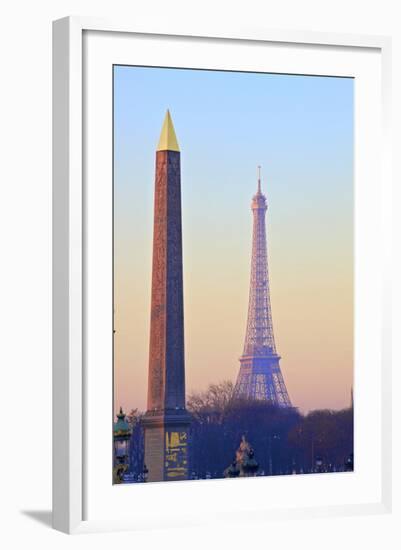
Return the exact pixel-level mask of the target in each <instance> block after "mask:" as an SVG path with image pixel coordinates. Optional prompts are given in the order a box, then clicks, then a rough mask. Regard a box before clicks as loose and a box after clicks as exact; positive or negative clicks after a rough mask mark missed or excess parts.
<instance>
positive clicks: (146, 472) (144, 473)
mask: <svg viewBox="0 0 401 550" xmlns="http://www.w3.org/2000/svg"><path fill="white" fill-rule="evenodd" d="M148 477H149V470H148V469H147V467H146V464H144V465H143V470H142V479H143V482H144V483H146V482H147V481H148Z"/></svg>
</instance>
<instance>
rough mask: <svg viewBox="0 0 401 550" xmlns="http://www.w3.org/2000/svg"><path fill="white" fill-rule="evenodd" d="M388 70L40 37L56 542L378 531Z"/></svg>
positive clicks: (300, 57)
mask: <svg viewBox="0 0 401 550" xmlns="http://www.w3.org/2000/svg"><path fill="white" fill-rule="evenodd" d="M389 51H390V44H389V40H388V39H386V38H377V37H354V36H329V35H324V34H321V35H320V34H315V33H289V32H288V33H287V32H273V31H266V32H263V33H262V32H256V31H241V32H240V31H238V32H231V33H230V32H221V33H220V32H219V33H215V32H213V31H212V32H207V30H202V32H199V31H198V30H191V31H188V30H185V29H167V30H166V29H162V30H161V29H141V28H131V27H130V26H129V25H126V24H121V23H109V22H104V21H97V20H92V19H86V18H84V19H82V18H67V19H63V20H60V21H56V22H55V23H54V62H53V68H54V79H53V85H54V174H53V180H54V260H53V262H54V263H53V270H54V361H53V364H54V410H53V417H54V432H53V437H54V480H53V485H54V526H55V527H56V528H57V529H61V530H63V531H66V532H82V531H92V530H99V529H100V530H102V529H103V530H108V529H116V528H132V529H135V528H142V527H143V526H146V525H150V524H151V525H154V526H155V527H157V526H161V525H181V524H182V525H185V524H191V523H193V522H198V523H199V522H204V521H218V520H219V519H227V518H229V517H230V516H232V515H233V514H238V512H240V513H241V517H242V518H243V519H244V521H246V520H247V519H250V518H251V517H254V516H255V514H256V515H257V517H259V518H263V517H265V518H268V517H276V516H283V515H284V516H287V517H292V516H297V517H299V516H301V515H307V514H313V513H319V514H321V513H322V511H323V512H324V513H331V514H351V513H361V512H362V513H363V512H364V511H368V510H369V511H377V512H379V511H385V510H386V509H388V507H389V505H390V504H389V499H390V484H391V478H390V474H391V472H390V453H389V437H390V435H389V428H388V425H389V421H390V400H389V399H388V397H387V396H388V394H389V389H390V357H389V351H388V346H387V338H389V336H388V333H389V330H388V326H389V311H388V304H389V289H388V286H387V284H386V277H387V273H388V246H387V237H388V233H389V228H388V225H387V222H386V219H387V218H386V212H387V209H388V208H389V204H390V200H389V187H390V180H389V161H388V154H389V153H388V147H387V141H386V140H387V139H388V134H387V122H388V117H389V67H388V63H389V55H390V54H389ZM384 396H385V398H384ZM165 482H170V483H165ZM211 496H212V497H213V498H211ZM171 502H174V503H176V504H175V505H174V506H171ZM206 502H207V503H208V504H207V506H206V505H205V503H206ZM139 503H140V504H139ZM177 506H178V507H179V513H177Z"/></svg>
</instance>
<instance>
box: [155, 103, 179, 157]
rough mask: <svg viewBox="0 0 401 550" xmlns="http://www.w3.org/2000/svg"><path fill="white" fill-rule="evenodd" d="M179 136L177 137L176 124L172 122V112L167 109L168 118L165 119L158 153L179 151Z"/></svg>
mask: <svg viewBox="0 0 401 550" xmlns="http://www.w3.org/2000/svg"><path fill="white" fill-rule="evenodd" d="M179 150H180V148H179V146H178V141H177V136H176V135H175V130H174V124H173V121H172V120H171V115H170V111H169V110H168V109H167V113H166V116H165V117H164V122H163V127H162V131H161V133H160V139H159V145H158V146H157V149H156V151H178V152H179Z"/></svg>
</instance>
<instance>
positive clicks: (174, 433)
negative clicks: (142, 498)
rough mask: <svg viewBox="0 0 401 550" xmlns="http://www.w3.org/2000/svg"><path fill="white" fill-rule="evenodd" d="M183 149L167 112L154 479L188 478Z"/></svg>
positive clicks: (157, 275)
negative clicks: (183, 251)
mask: <svg viewBox="0 0 401 550" xmlns="http://www.w3.org/2000/svg"><path fill="white" fill-rule="evenodd" d="M189 425H190V416H189V414H188V412H187V411H186V408H185V360H184V305H183V277H182V230H181V173H180V150H179V147H178V142H177V138H176V135H175V131H174V127H173V123H172V120H171V117H170V113H169V111H167V114H166V117H165V120H164V124H163V128H162V132H161V135H160V141H159V145H158V148H157V151H156V177H155V201H154V229H153V266H152V303H151V320H150V346H149V373H148V405H147V412H146V415H145V416H144V419H143V426H144V428H145V464H146V467H147V468H148V470H149V475H148V479H149V481H168V480H170V481H171V480H181V479H188V428H189Z"/></svg>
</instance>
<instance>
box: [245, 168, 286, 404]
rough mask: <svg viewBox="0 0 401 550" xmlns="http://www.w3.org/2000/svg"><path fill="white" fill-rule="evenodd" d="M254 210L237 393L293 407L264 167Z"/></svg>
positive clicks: (252, 206)
mask: <svg viewBox="0 0 401 550" xmlns="http://www.w3.org/2000/svg"><path fill="white" fill-rule="evenodd" d="M251 209H252V214H253V238H252V261H251V284H250V291H249V306H248V322H247V327H246V336H245V344H244V350H243V353H242V356H241V358H240V371H239V374H238V378H237V382H236V385H235V395H236V396H237V397H245V398H247V399H260V400H265V401H269V402H270V403H272V404H274V405H278V406H280V407H291V406H292V405H291V401H290V398H289V396H288V392H287V388H286V386H285V383H284V378H283V375H282V373H281V369H280V356H279V355H278V353H277V351H276V344H275V341H274V333H273V321H272V312H271V305H270V286H269V270H268V261H267V244H266V211H267V201H266V197H265V195H263V193H262V188H261V177H260V166H259V167H258V188H257V191H256V194H255V195H254V197H253V199H252V204H251Z"/></svg>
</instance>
